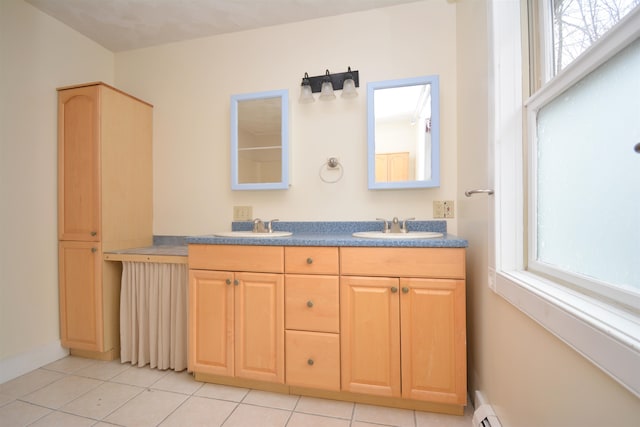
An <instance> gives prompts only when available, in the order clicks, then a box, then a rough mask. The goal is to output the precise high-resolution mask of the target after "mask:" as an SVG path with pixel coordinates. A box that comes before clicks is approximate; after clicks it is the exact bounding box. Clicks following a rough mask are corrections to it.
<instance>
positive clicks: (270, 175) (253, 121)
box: [231, 90, 289, 190]
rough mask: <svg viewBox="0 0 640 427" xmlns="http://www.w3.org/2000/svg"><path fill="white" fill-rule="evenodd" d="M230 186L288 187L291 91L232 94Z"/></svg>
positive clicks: (237, 188)
mask: <svg viewBox="0 0 640 427" xmlns="http://www.w3.org/2000/svg"><path fill="white" fill-rule="evenodd" d="M231 163H232V165H231V166H232V167H231V188H232V189H233V190H274V189H284V188H288V185H289V182H288V92H287V91H286V90H282V91H270V92H260V93H253V94H244V95H233V96H232V97H231Z"/></svg>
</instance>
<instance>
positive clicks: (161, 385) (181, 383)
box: [151, 371, 202, 394]
mask: <svg viewBox="0 0 640 427" xmlns="http://www.w3.org/2000/svg"><path fill="white" fill-rule="evenodd" d="M200 387H202V383H201V382H198V381H196V380H194V379H193V376H192V375H191V374H189V373H187V371H182V372H176V371H169V373H168V374H167V375H165V376H164V377H162V378H160V379H159V380H158V381H156V382H155V383H153V384H152V385H151V388H153V389H156V390H164V391H172V392H174V393H182V394H193V393H195V392H196V391H198V389H199V388H200Z"/></svg>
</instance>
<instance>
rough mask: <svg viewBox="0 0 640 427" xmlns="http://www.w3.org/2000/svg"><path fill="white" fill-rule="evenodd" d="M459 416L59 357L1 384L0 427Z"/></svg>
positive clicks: (415, 422) (408, 421) (462, 426)
mask: <svg viewBox="0 0 640 427" xmlns="http://www.w3.org/2000/svg"><path fill="white" fill-rule="evenodd" d="M471 418H472V409H471V408H470V407H469V406H468V407H467V410H466V411H465V415H464V416H462V417H459V416H454V415H442V414H432V413H428V412H420V411H411V410H404V409H392V408H384V407H379V406H371V405H363V404H360V403H349V402H337V401H333V400H324V399H316V398H311V397H305V396H289V395H283V394H277V393H270V392H264V391H259V390H249V389H243V388H237V387H228V386H222V385H216V384H207V383H201V382H197V381H195V380H194V379H193V377H192V376H191V375H189V374H187V373H186V372H175V371H170V370H169V371H158V370H156V369H150V368H149V367H145V368H138V367H136V366H131V365H130V364H121V363H120V362H119V361H113V362H100V361H95V360H89V359H83V358H79V357H73V356H69V357H65V358H64V359H60V360H58V361H56V362H54V363H51V364H49V365H46V366H43V367H42V368H40V369H36V370H35V371H32V372H30V373H28V374H25V375H23V376H21V377H18V378H16V379H14V380H11V381H8V382H6V383H4V384H0V426H1V427H17V426H48V427H49V426H64V427H75V426H78V427H80V426H97V427H100V426H102V427H104V426H163V427H171V426H179V427H192V426H224V427H270V426H277V427H281V426H282V427H283V426H286V427H321V426H322V427H325V426H326V427H349V426H351V427H376V426H377V427H381V426H382V427H384V426H401V427H470V426H471Z"/></svg>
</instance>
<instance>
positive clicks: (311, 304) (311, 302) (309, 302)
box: [307, 300, 313, 308]
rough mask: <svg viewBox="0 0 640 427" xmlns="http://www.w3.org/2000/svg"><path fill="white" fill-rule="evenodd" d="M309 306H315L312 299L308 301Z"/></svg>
mask: <svg viewBox="0 0 640 427" xmlns="http://www.w3.org/2000/svg"><path fill="white" fill-rule="evenodd" d="M307 307H309V308H311V307H313V301H311V300H309V301H307Z"/></svg>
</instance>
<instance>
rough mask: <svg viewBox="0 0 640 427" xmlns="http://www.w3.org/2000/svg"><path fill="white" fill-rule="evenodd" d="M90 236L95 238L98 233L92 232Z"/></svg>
mask: <svg viewBox="0 0 640 427" xmlns="http://www.w3.org/2000/svg"><path fill="white" fill-rule="evenodd" d="M90 234H91V235H92V236H97V235H98V232H97V231H92V232H91V233H90Z"/></svg>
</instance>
